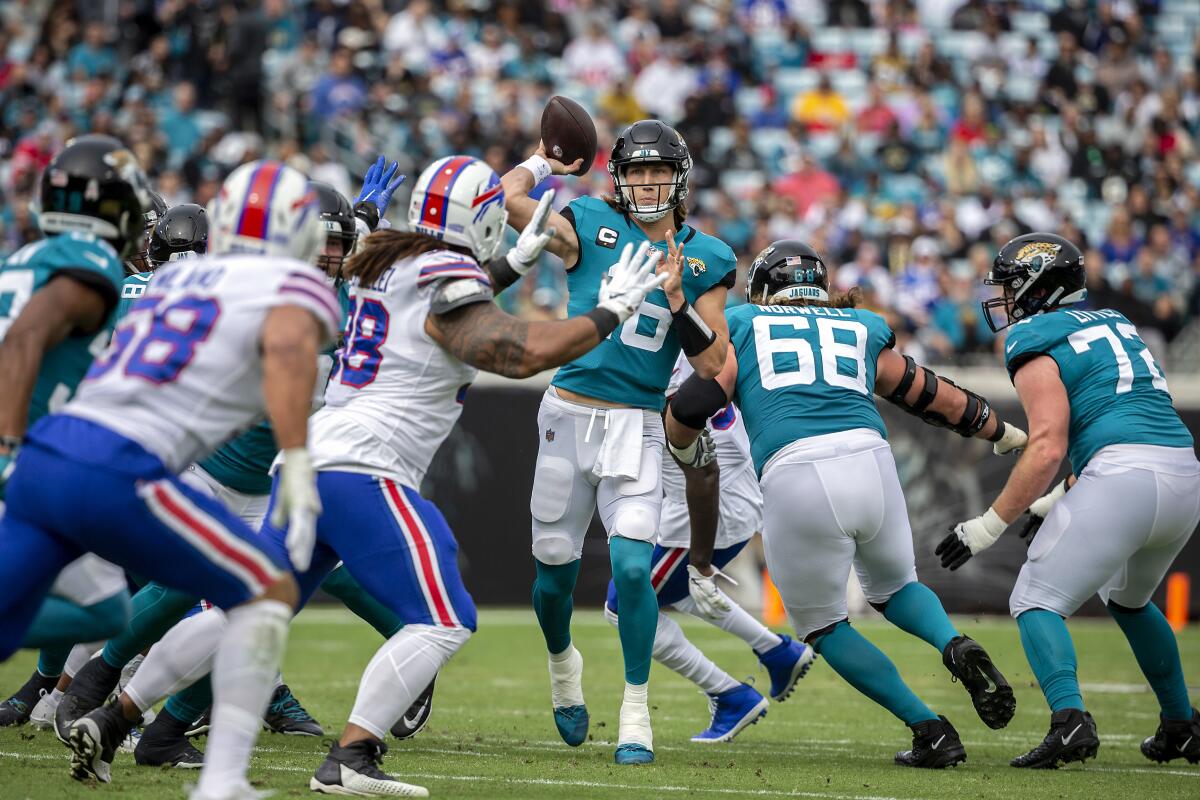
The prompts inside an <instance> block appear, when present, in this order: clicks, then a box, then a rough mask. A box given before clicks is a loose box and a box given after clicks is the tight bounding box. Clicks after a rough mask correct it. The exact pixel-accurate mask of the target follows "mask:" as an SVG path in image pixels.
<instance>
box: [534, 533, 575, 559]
mask: <svg viewBox="0 0 1200 800" xmlns="http://www.w3.org/2000/svg"><path fill="white" fill-rule="evenodd" d="M533 557H534V558H536V559H537V560H538V561H540V562H542V563H543V564H546V565H548V566H551V567H557V566H561V565H563V564H569V563H571V562H572V561H574V560H575V559H576V556H575V545H574V543H573V542H572V541H571V537H570V536H566V535H564V534H561V533H541V532H538V533H537V534H535V535H534V539H533Z"/></svg>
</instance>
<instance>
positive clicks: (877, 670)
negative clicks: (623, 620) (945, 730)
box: [621, 609, 938, 725]
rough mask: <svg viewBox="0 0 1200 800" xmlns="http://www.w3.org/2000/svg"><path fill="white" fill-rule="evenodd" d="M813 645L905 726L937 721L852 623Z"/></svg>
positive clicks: (845, 675) (881, 654) (844, 625)
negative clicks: (932, 720)
mask: <svg viewBox="0 0 1200 800" xmlns="http://www.w3.org/2000/svg"><path fill="white" fill-rule="evenodd" d="M621 613H622V614H624V613H625V610H624V609H622V610H621ZM812 645H813V649H815V650H816V651H817V652H818V653H820V654H821V656H822V657H823V658H824V659H825V663H827V664H828V665H829V666H831V667H833V671H834V672H836V673H837V674H838V675H841V676H842V677H843V678H845V679H846V682H847V683H849V684H850V685H851V686H853V687H854V688H855V689H858V690H859V691H860V692H862V693H863V694H865V695H866V696H867V697H869V698H871V699H872V700H874V701H875V702H876V703H878V704H879V705H881V706H883V707H884V708H886V709H887V710H888V711H890V712H892V713H893V714H895V715H896V716H897V717H899V718H900V721H901V722H903V723H904V724H905V725H915V724H917V723H918V722H925V721H927V720H931V719H937V718H938V717H937V714H935V713H933V711H932V709H930V708H929V706H927V705H925V703H924V702H922V701H921V698H919V697H917V696H916V695H915V694H913V691H912V689H909V688H908V685H907V684H905V683H904V680H903V679H902V678H901V677H900V673H899V672H898V671H897V670H896V665H895V664H893V663H892V660H891V659H890V658H888V657H887V656H886V655H884V654H883V651H882V650H880V649H879V648H878V647H876V646H875V645H873V644H871V643H870V642H869V641H867V639H866V637H864V636H863V635H862V634H861V633H859V632H858V631H856V630H855V629H854V628H853V627H851V625H850V623H849V622H844V621H843V622H839V623H838V624H837V625H836V626H835V627H834V629H833V630H831V631H830V632H829V633H827V634H825V635H823V636H819V637H817V638H816V640H814V641H813V642H812Z"/></svg>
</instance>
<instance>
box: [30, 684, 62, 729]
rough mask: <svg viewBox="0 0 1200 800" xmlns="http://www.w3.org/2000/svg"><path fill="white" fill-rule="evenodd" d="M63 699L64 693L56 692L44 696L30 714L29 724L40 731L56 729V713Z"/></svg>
mask: <svg viewBox="0 0 1200 800" xmlns="http://www.w3.org/2000/svg"><path fill="white" fill-rule="evenodd" d="M62 697H63V695H62V692H56V691H51V692H50V693H49V694H44V695H42V699H41V700H38V702H37V705H36V706H34V707H33V711H31V712H30V713H29V724H30V725H32V726H33V727H35V728H37V729H38V730H39V731H48V730H51V729H52V728H53V727H54V712H55V711H56V710H58V703H59V701H60V700H62Z"/></svg>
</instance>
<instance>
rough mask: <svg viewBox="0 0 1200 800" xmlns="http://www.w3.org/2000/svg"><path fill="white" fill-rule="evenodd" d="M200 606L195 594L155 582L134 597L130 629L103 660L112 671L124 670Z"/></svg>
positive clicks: (111, 643)
mask: <svg viewBox="0 0 1200 800" xmlns="http://www.w3.org/2000/svg"><path fill="white" fill-rule="evenodd" d="M198 602H200V598H199V597H196V595H194V594H188V593H186V592H181V591H179V590H177V589H168V588H167V587H165V586H163V585H162V584H161V583H155V582H153V581H151V582H150V583H147V584H146V585H145V586H143V587H142V588H141V589H139V590H138V593H137V594H135V595H134V596H133V613H132V614H131V615H130V617H129V625H128V626H127V627H126V628H125V629H124V630H122V631H120V632H118V633H117V635H115V636H112V637H110V638H109V640H108V643H107V644H105V645H104V652H103V658H104V660H105V661H106V662H107V663H108V665H109V666H110V667H117V668H118V669H119V668H121V667H124V666H125V665H126V664H128V663H129V662H130V661H132V660H133V657H134V656H136V655H137V654H138V653H140V652H142V651H143V650H145V649H146V648H147V647H149V646H150V645H152V644H154V643H155V642H157V641H158V640H159V639H161V638H162V637H163V634H165V633H166V632H167V631H169V630H171V627H172V626H173V625H174V624H175V623H176V622H179V620H181V619H183V616H184V614H186V613H187V612H188V611H190V610H191V608H192V606H194V605H196V603H198ZM100 638H104V637H100ZM82 641H95V639H90V640H89V639H84V640H82Z"/></svg>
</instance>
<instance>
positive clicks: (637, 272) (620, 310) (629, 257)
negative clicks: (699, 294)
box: [596, 242, 667, 322]
mask: <svg viewBox="0 0 1200 800" xmlns="http://www.w3.org/2000/svg"><path fill="white" fill-rule="evenodd" d="M661 257H662V253H661V252H659V251H658V250H655V249H653V248H651V247H650V243H649V242H642V243H641V244H640V245H639V246H638V249H637V252H636V253H635V252H634V250H633V244H632V243H631V244H627V245H625V248H624V249H623V250H622V251H621V258H620V260H619V261H617V263H616V264H613V265H612V266H611V267H609V270H608V274H607V275H605V276H604V281H603V282H602V283H601V284H600V298H599V302H598V303H596V307H597V308H606V309H608V310H609V311H611V312H613V313H614V314H616V315H617V318H618V319H619V320H620V321H621V322H624V321H625V320H627V319H629V318H630V317H632V316H633V314H634V312H635V311H637V310H638V307H639V306H640V305H641V304H642V301H643V300H645V299H646V295H648V294H650V293H651V292H652V291H654V290H655V289H657V288H658V287H659V286H661V285H662V283H663V281H665V280H666V279H667V276H665V275H655V274H654V266H655V265H656V264H657V263H658V259H659V258H661Z"/></svg>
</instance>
